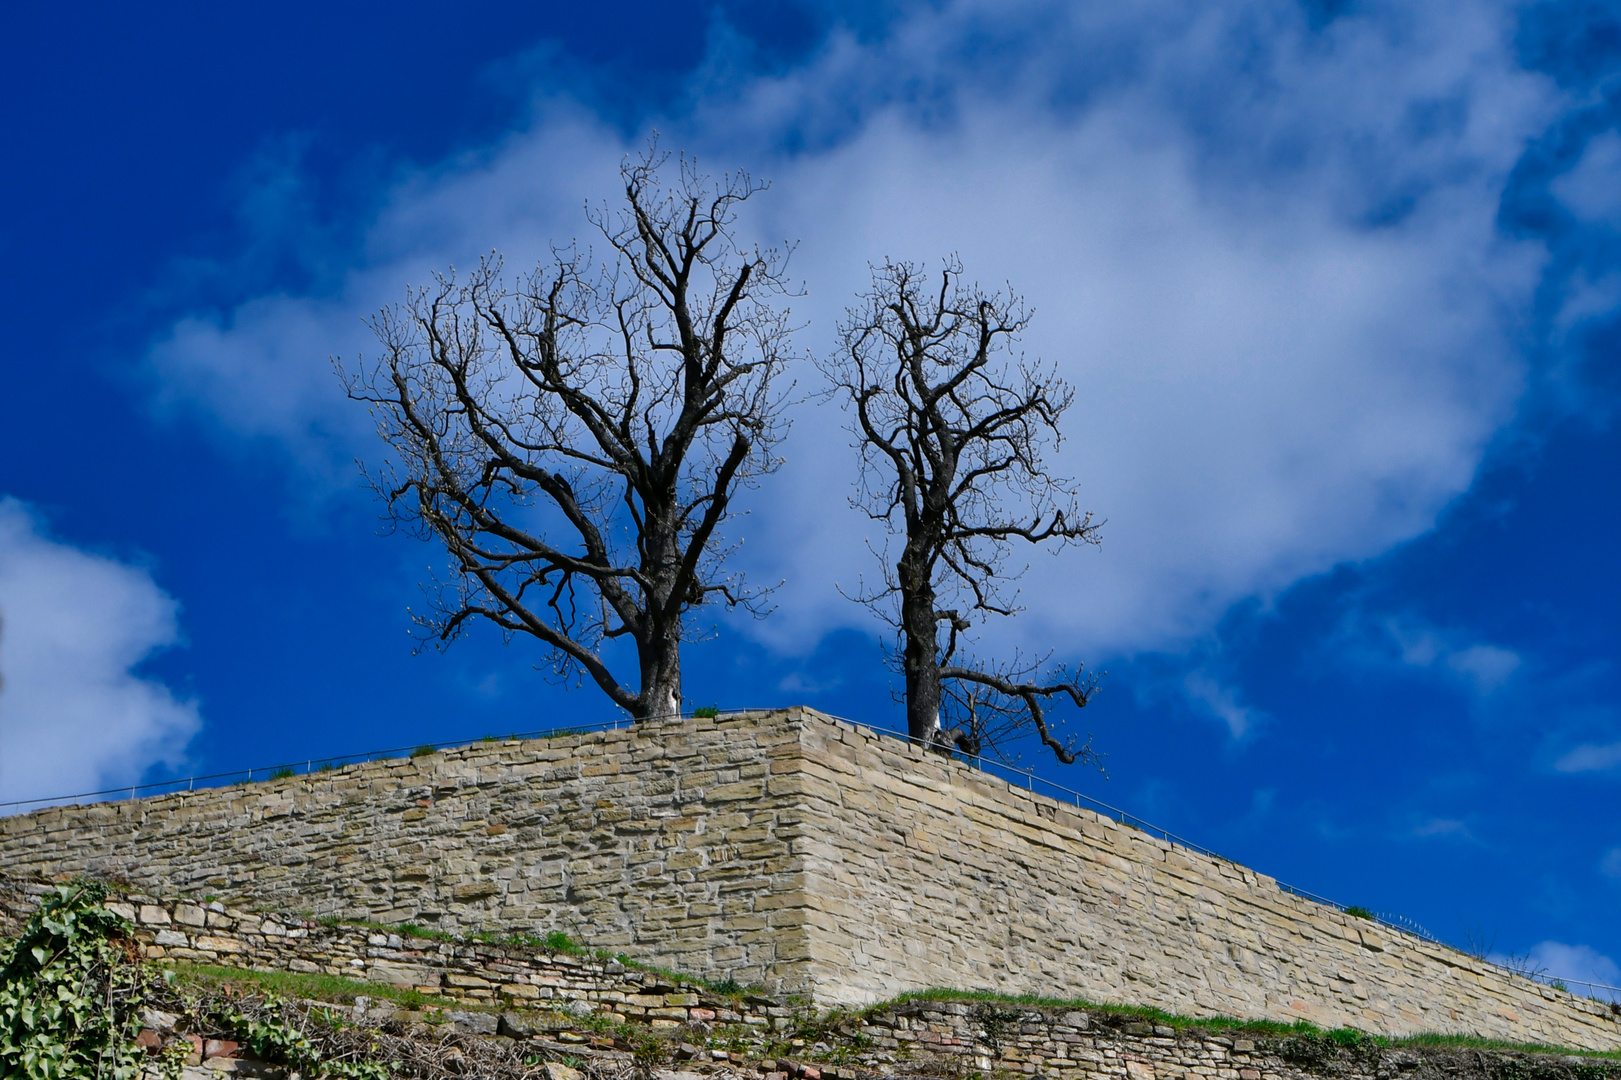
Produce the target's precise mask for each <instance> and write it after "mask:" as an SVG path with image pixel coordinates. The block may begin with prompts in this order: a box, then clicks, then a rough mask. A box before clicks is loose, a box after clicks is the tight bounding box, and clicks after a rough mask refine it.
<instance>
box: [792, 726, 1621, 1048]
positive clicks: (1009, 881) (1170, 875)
mask: <svg viewBox="0 0 1621 1080" xmlns="http://www.w3.org/2000/svg"><path fill="white" fill-rule="evenodd" d="M803 738H804V751H805V757H804V767H803V769H802V771H800V772H799V773H797V774H796V775H795V777H794V781H793V782H794V783H796V784H797V785H799V787H800V793H801V797H802V799H803V804H804V807H805V810H806V814H807V824H808V825H809V826H810V827H808V828H807V829H806V840H805V841H804V848H803V850H804V853H805V867H804V869H805V878H806V881H807V882H808V883H809V890H808V893H807V900H808V903H809V908H808V917H809V919H810V927H809V929H810V947H811V953H812V966H813V968H814V971H815V973H816V996H817V999H818V1000H819V1001H821V1000H825V1001H829V1002H831V1001H839V1002H846V1003H849V1002H856V1003H860V1002H872V1001H878V1000H881V999H884V998H886V997H889V996H891V995H893V994H894V993H895V992H896V991H897V990H898V989H901V988H920V987H929V986H949V987H956V988H963V989H980V988H983V989H993V990H1000V991H1005V992H1008V993H1017V994H1041V995H1046V996H1066V995H1075V996H1080V997H1084V998H1087V999H1089V1000H1092V1001H1114V1002H1120V1003H1130V1004H1139V1005H1155V1006H1158V1007H1160V1008H1162V1009H1165V1010H1167V1011H1171V1012H1178V1013H1183V1014H1189V1015H1195V1016H1211V1015H1218V1016H1237V1017H1244V1018H1263V1017H1264V1018H1271V1019H1277V1020H1283V1021H1290V1020H1295V1019H1308V1020H1311V1021H1313V1022H1315V1023H1317V1024H1320V1025H1322V1026H1324V1027H1328V1028H1334V1027H1341V1026H1350V1027H1356V1028H1360V1029H1362V1030H1364V1031H1372V1032H1379V1033H1392V1034H1396V1033H1401V1034H1406V1033H1413V1032H1421V1031H1428V1032H1459V1033H1473V1034H1481V1035H1489V1036H1495V1037H1499V1038H1504V1039H1512V1040H1517V1041H1536V1042H1548V1043H1555V1044H1559V1045H1565V1046H1578V1047H1585V1048H1592V1049H1616V1048H1621V1016H1617V1015H1616V1013H1615V1012H1614V1011H1612V1010H1611V1009H1610V1007H1609V1006H1608V1005H1607V1004H1601V1003H1599V1002H1595V1001H1591V1000H1588V999H1586V998H1579V997H1576V996H1574V995H1572V994H1569V993H1565V992H1562V991H1557V990H1554V989H1552V988H1550V987H1546V986H1541V985H1539V984H1537V983H1535V982H1533V981H1531V980H1529V979H1524V978H1520V977H1518V976H1514V975H1511V974H1509V973H1508V972H1506V971H1504V970H1502V969H1501V968H1498V967H1495V966H1493V965H1490V964H1486V963H1484V962H1482V961H1478V960H1475V959H1474V958H1472V957H1469V956H1466V955H1464V954H1463V953H1460V952H1458V951H1456V950H1454V949H1449V948H1446V947H1444V946H1439V945H1432V944H1429V943H1427V942H1424V941H1421V940H1419V939H1418V938H1415V937H1412V936H1410V935H1406V934H1401V933H1398V932H1395V931H1393V930H1390V929H1387V928H1386V927H1383V926H1381V925H1378V924H1375V923H1373V922H1370V921H1368V920H1365V919H1357V918H1353V917H1351V916H1347V915H1345V914H1343V913H1341V912H1339V911H1337V910H1335V909H1333V908H1330V907H1327V906H1325V905H1322V904H1318V903H1316V902H1314V901H1311V900H1307V899H1304V898H1302V897H1298V896H1295V895H1293V894H1290V893H1285V892H1283V891H1281V890H1280V889H1279V888H1278V886H1277V883H1276V882H1275V881H1274V880H1273V879H1271V878H1269V877H1266V876H1265V875H1262V874H1257V873H1255V872H1254V871H1252V870H1248V869H1246V868H1244V867H1242V866H1239V865H1237V864H1235V863H1231V862H1228V861H1226V860H1223V859H1218V858H1213V857H1209V856H1205V855H1200V854H1196V853H1194V852H1191V851H1188V850H1187V849H1185V848H1182V847H1179V846H1176V845H1173V844H1170V843H1166V842H1164V841H1161V840H1158V839H1156V838H1154V837H1151V836H1149V835H1147V834H1146V833H1143V832H1140V831H1138V830H1136V829H1132V828H1130V827H1126V826H1121V825H1117V824H1115V823H1114V822H1113V821H1111V820H1110V819H1108V818H1105V817H1100V816H1099V815H1097V814H1094V813H1092V812H1090V811H1087V810H1082V809H1079V808H1077V807H1075V806H1072V805H1069V804H1065V803H1060V802H1057V801H1055V800H1053V799H1050V798H1047V797H1045V796H1042V795H1036V794H1032V793H1030V792H1027V791H1025V790H1023V789H1021V788H1018V787H1015V786H1013V785H1011V784H1009V783H1007V782H1006V781H1003V780H1000V779H997V778H995V777H992V776H989V775H987V774H985V773H981V772H978V771H976V770H973V769H970V768H967V767H965V766H963V765H961V764H958V763H956V762H953V761H947V760H943V759H941V758H940V757H938V756H937V755H933V754H926V753H924V752H923V751H921V750H920V749H918V748H916V747H912V746H909V745H907V744H906V743H905V742H902V741H900V740H898V739H893V738H886V737H883V736H880V735H876V734H874V733H873V732H870V731H866V730H864V729H860V728H855V727H852V726H850V725H847V724H840V723H835V722H831V721H827V720H816V719H812V720H811V721H810V722H808V723H807V725H806V727H805V729H804V736H803Z"/></svg>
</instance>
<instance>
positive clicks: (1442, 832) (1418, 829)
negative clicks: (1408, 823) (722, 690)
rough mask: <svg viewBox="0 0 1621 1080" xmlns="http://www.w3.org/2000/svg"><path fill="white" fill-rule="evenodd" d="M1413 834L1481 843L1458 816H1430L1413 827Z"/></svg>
mask: <svg viewBox="0 0 1621 1080" xmlns="http://www.w3.org/2000/svg"><path fill="white" fill-rule="evenodd" d="M1413 835H1414V836H1419V837H1424V838H1426V839H1429V838H1441V839H1448V840H1468V841H1471V842H1474V843H1479V841H1478V840H1477V839H1476V838H1475V834H1474V833H1473V832H1472V831H1470V829H1469V826H1468V825H1466V824H1464V823H1463V822H1461V821H1459V820H1458V819H1456V818H1430V819H1429V820H1428V821H1424V822H1422V823H1420V824H1418V825H1416V826H1414V827H1413Z"/></svg>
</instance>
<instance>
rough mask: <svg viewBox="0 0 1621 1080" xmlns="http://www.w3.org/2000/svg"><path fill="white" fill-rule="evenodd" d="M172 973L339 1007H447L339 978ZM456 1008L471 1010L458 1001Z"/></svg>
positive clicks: (207, 970) (185, 969)
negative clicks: (359, 1001) (365, 1001)
mask: <svg viewBox="0 0 1621 1080" xmlns="http://www.w3.org/2000/svg"><path fill="white" fill-rule="evenodd" d="M174 970H175V971H176V972H177V973H178V974H179V977H180V978H181V980H183V981H184V980H194V981H197V982H206V983H231V984H236V985H240V984H242V983H251V984H253V985H254V986H257V987H260V988H261V989H264V990H269V991H272V992H274V993H277V994H280V995H282V996H283V997H298V998H308V999H311V1000H314V1001H329V1002H333V1003H335V1004H342V1005H351V1004H353V1003H354V1000H355V998H356V997H361V996H364V997H370V998H383V999H386V1000H388V1001H392V1002H394V1003H395V1004H398V1005H403V1006H405V1007H406V1008H408V1009H423V1008H443V1007H444V1006H445V1004H446V1002H445V1000H444V999H443V998H439V997H436V996H434V995H431V994H423V993H419V992H418V991H416V990H412V989H410V988H409V987H404V986H393V985H390V984H389V983H374V982H364V981H362V980H360V979H346V978H344V977H343V976H341V975H306V974H303V973H302V972H297V971H249V970H248V969H246V968H232V967H217V966H215V965H212V964H184V963H177V964H175V965H174ZM456 1007H457V1008H468V1007H470V1006H468V1005H467V1004H466V1003H464V1002H460V1001H458V1002H456Z"/></svg>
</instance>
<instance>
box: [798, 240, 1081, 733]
mask: <svg viewBox="0 0 1621 1080" xmlns="http://www.w3.org/2000/svg"><path fill="white" fill-rule="evenodd" d="M1028 320H1029V316H1028V314H1027V312H1026V311H1025V309H1024V306H1023V302H1022V301H1020V300H1019V299H1018V298H1017V297H1013V296H1004V295H1002V294H1000V293H998V294H987V293H985V292H982V291H981V290H979V289H978V288H977V287H974V286H967V285H965V284H964V283H963V282H962V268H961V266H960V265H959V264H958V263H957V262H956V261H955V260H951V261H948V262H947V264H946V266H945V268H944V270H943V271H942V272H941V274H940V276H939V278H938V280H937V281H936V280H935V279H934V278H933V277H931V276H926V275H925V273H924V272H923V271H922V269H921V268H920V267H918V266H916V265H913V264H910V263H885V264H884V265H883V266H882V267H879V268H875V270H874V272H873V287H872V291H871V292H870V293H868V294H867V295H866V296H864V297H863V298H862V304H861V306H860V307H858V308H852V309H851V310H850V311H849V312H848V313H847V319H846V321H845V322H844V323H843V324H842V325H841V326H840V328H839V351H838V352H837V354H836V355H835V356H834V358H833V359H831V360H827V361H821V362H819V366H820V367H821V368H822V371H823V373H824V374H825V375H826V376H827V377H828V379H829V380H830V381H831V382H832V383H833V385H834V387H835V390H836V392H840V393H842V394H845V395H848V396H849V398H850V401H851V403H852V404H853V405H854V411H855V418H854V423H853V424H852V431H853V432H854V434H855V435H856V437H857V440H858V447H859V450H860V453H861V480H860V487H859V491H860V494H859V497H858V498H857V499H856V500H855V502H856V504H857V505H858V506H860V507H861V508H863V509H865V510H866V511H867V513H868V514H869V515H870V516H871V517H872V518H873V519H875V520H879V521H883V522H884V523H885V524H886V526H887V529H888V532H889V534H890V535H891V536H892V537H894V538H896V539H897V540H898V541H899V547H900V551H899V555H898V557H896V558H895V561H894V563H893V564H891V563H890V562H889V561H888V560H889V558H890V557H891V552H890V551H889V549H887V548H886V550H885V551H884V552H880V553H879V554H880V558H881V560H882V562H883V566H884V588H882V589H880V590H863V591H862V592H861V593H860V595H858V596H856V597H855V599H858V600H860V601H862V602H863V603H866V604H868V605H870V606H872V607H873V608H874V609H875V610H878V611H880V612H881V613H883V614H884V616H885V617H886V618H887V619H889V620H890V621H891V623H892V625H894V626H895V627H896V628H897V630H898V633H899V637H900V652H899V656H898V663H899V667H900V669H901V672H902V674H903V675H904V680H905V697H906V719H907V729H908V732H909V734H910V735H911V737H912V738H913V739H916V740H924V741H926V742H928V743H930V744H932V745H936V746H938V747H942V748H947V747H951V746H956V747H958V748H959V749H962V750H964V751H966V752H968V753H972V754H980V753H983V752H985V751H987V750H989V751H997V752H1000V751H999V750H998V747H999V745H1000V744H1001V743H1003V742H1004V741H1005V740H1006V739H1008V738H1009V737H1011V736H1013V735H1015V734H1017V733H1020V732H1025V731H1031V730H1033V731H1034V732H1035V734H1036V735H1037V737H1039V738H1040V740H1041V742H1042V743H1043V744H1045V745H1046V746H1047V747H1049V748H1050V749H1051V750H1052V751H1053V753H1054V754H1055V755H1057V757H1058V759H1059V760H1060V761H1063V762H1065V763H1066V764H1068V763H1071V762H1074V761H1077V760H1096V757H1097V756H1096V755H1095V754H1094V753H1093V752H1092V750H1091V746H1090V743H1088V744H1087V745H1085V746H1081V747H1077V746H1075V744H1074V742H1073V740H1070V739H1065V738H1061V737H1059V735H1058V734H1057V733H1056V731H1055V730H1054V726H1053V724H1052V723H1051V722H1050V719H1049V717H1048V714H1047V706H1048V704H1049V703H1051V702H1052V700H1053V699H1055V698H1057V699H1061V700H1062V699H1067V700H1069V701H1071V702H1073V703H1074V704H1075V705H1076V706H1077V707H1082V706H1085V705H1086V703H1087V701H1088V700H1089V698H1090V697H1091V694H1092V691H1093V689H1094V687H1095V680H1094V679H1093V678H1092V677H1090V676H1088V677H1086V678H1084V679H1083V678H1082V677H1081V676H1080V673H1079V672H1076V673H1073V674H1072V673H1070V672H1069V671H1068V670H1067V669H1065V668H1062V667H1058V668H1052V669H1048V667H1047V665H1046V664H1045V663H1044V662H1043V661H1042V660H1029V659H1021V658H1019V657H1015V658H1014V659H1013V660H1012V661H1011V662H1008V663H1003V664H999V665H998V664H989V665H987V664H982V663H978V662H976V661H975V660H973V659H972V658H971V657H969V656H968V655H966V636H967V633H968V631H969V630H970V629H971V628H972V626H973V625H974V622H975V621H976V620H977V619H980V618H983V617H986V616H990V615H1011V614H1013V612H1014V611H1015V610H1016V608H1015V607H1014V601H1015V599H1016V594H1012V593H1011V582H1012V581H1013V580H1014V579H1016V578H1017V576H1018V573H1017V572H1013V573H1010V572H1009V571H1008V570H1007V566H1006V563H1007V557H1008V555H1009V554H1010V552H1011V550H1012V547H1013V544H1014V542H1015V541H1018V542H1022V543H1026V544H1045V543H1049V542H1050V543H1054V544H1057V545H1060V546H1062V545H1064V544H1069V543H1072V542H1082V543H1089V544H1096V543H1097V542H1098V526H1097V525H1095V524H1093V521H1092V515H1091V514H1089V513H1082V512H1080V511H1079V510H1078V508H1077V506H1076V502H1075V496H1074V493H1073V492H1072V491H1071V489H1070V486H1069V485H1068V483H1067V482H1066V481H1064V480H1061V479H1058V478H1056V477H1054V476H1053V475H1052V474H1051V473H1050V472H1049V471H1048V469H1047V465H1046V463H1045V462H1044V460H1043V458H1042V450H1043V447H1044V445H1045V444H1047V443H1052V444H1054V445H1056V443H1057V442H1058V438H1059V432H1058V419H1059V417H1060V416H1061V415H1062V414H1063V412H1064V411H1065V410H1066V409H1067V408H1068V407H1069V406H1070V403H1071V402H1072V400H1073V392H1072V391H1071V390H1070V388H1069V387H1068V386H1067V385H1066V384H1065V383H1064V382H1063V381H1062V380H1061V379H1059V378H1058V377H1057V375H1056V374H1055V373H1054V372H1053V370H1052V369H1051V368H1050V367H1046V366H1043V365H1041V364H1039V363H1037V364H1030V363H1026V362H1025V360H1024V359H1023V357H1022V356H1020V357H1017V358H1009V357H1004V356H1003V355H1002V354H1003V353H1005V352H1007V351H1008V350H1009V349H1010V347H1011V346H1012V344H1013V342H1014V341H1015V339H1016V338H1017V335H1018V334H1019V332H1020V331H1021V330H1023V328H1024V327H1025V325H1026V323H1027V322H1028ZM942 629H943V630H944V634H943V635H942V633H941V631H942ZM942 637H943V640H942Z"/></svg>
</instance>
